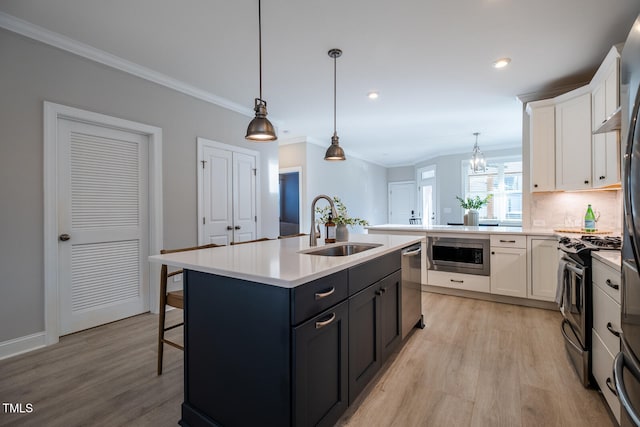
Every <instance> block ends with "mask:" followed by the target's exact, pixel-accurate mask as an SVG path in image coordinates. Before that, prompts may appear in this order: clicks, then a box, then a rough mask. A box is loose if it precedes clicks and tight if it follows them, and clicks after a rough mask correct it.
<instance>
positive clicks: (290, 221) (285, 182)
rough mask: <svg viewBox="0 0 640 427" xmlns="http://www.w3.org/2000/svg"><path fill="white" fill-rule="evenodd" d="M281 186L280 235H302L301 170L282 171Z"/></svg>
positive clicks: (289, 169)
mask: <svg viewBox="0 0 640 427" xmlns="http://www.w3.org/2000/svg"><path fill="white" fill-rule="evenodd" d="M279 184H280V235H281V236H287V235H289V234H297V233H300V232H301V231H300V217H301V215H302V212H301V199H302V197H301V191H300V170H299V168H288V169H281V170H280V176H279Z"/></svg>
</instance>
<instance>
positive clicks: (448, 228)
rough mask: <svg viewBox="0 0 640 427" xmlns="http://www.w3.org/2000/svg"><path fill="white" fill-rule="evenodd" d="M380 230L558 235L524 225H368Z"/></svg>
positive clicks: (370, 227) (369, 227)
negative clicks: (523, 226)
mask: <svg viewBox="0 0 640 427" xmlns="http://www.w3.org/2000/svg"><path fill="white" fill-rule="evenodd" d="M366 229H367V230H380V231H424V232H425V233H427V234H428V233H432V234H435V233H469V234H526V235H535V236H556V235H558V233H556V232H555V231H553V230H549V229H542V228H540V229H538V228H527V229H525V228H522V227H500V226H484V225H480V226H467V225H422V224H417V225H413V224H381V225H372V226H368V227H366Z"/></svg>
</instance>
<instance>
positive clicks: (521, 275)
mask: <svg viewBox="0 0 640 427" xmlns="http://www.w3.org/2000/svg"><path fill="white" fill-rule="evenodd" d="M491 293H492V294H497V295H508V296H512V297H520V298H526V297H527V250H526V249H520V248H500V247H498V248H495V247H492V248H491Z"/></svg>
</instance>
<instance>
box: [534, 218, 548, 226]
mask: <svg viewBox="0 0 640 427" xmlns="http://www.w3.org/2000/svg"><path fill="white" fill-rule="evenodd" d="M545 225H546V222H544V219H534V220H533V226H534V227H544V226H545Z"/></svg>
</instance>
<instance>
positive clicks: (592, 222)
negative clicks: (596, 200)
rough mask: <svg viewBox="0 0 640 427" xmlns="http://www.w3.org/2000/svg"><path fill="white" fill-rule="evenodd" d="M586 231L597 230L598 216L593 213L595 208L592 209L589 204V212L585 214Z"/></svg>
mask: <svg viewBox="0 0 640 427" xmlns="http://www.w3.org/2000/svg"><path fill="white" fill-rule="evenodd" d="M584 231H587V232H594V231H596V216H595V214H594V213H593V209H591V205H588V206H587V213H586V214H584Z"/></svg>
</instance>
